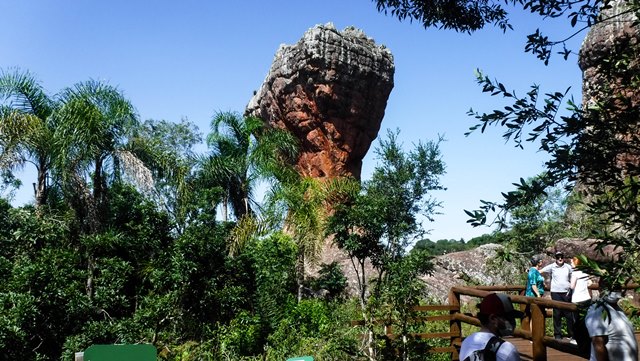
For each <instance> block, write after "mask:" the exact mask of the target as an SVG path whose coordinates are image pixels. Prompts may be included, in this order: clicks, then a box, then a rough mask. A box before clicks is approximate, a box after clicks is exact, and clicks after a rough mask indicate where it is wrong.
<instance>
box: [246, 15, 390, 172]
mask: <svg viewBox="0 0 640 361" xmlns="http://www.w3.org/2000/svg"><path fill="white" fill-rule="evenodd" d="M394 70H395V68H394V64H393V56H392V55H391V52H390V51H389V50H388V49H387V48H385V47H384V46H378V45H376V44H375V42H374V40H372V39H371V38H369V37H367V36H366V35H365V34H364V33H363V32H362V31H360V30H358V29H354V28H346V29H345V30H343V31H338V30H336V29H335V28H334V27H333V25H331V24H327V25H317V26H315V27H313V28H311V29H309V30H308V31H307V32H306V33H305V34H304V36H303V37H302V39H300V41H298V43H296V44H294V45H281V46H280V48H279V49H278V51H277V53H276V55H275V58H274V60H273V64H272V65H271V69H270V71H269V73H268V75H267V77H266V79H265V80H264V83H263V84H262V86H261V87H260V89H259V90H258V91H257V92H256V94H255V95H254V97H253V98H252V99H251V101H250V102H249V104H248V105H247V109H246V114H247V115H252V116H256V117H259V118H261V119H263V120H265V121H266V122H268V123H269V124H270V125H271V126H274V127H280V128H284V129H287V130H289V131H290V132H291V133H293V134H294V135H295V136H296V137H297V138H298V139H299V140H300V143H301V153H300V156H299V158H298V160H297V168H298V172H300V174H302V175H303V176H310V177H313V178H327V177H328V178H331V177H340V176H354V177H356V178H358V179H359V178H360V172H361V168H362V159H363V158H364V156H365V155H366V153H367V151H368V150H369V147H370V146H371V143H372V142H373V140H374V139H375V138H376V136H377V135H378V131H379V130H380V124H381V122H382V118H383V117H384V112H385V107H386V105H387V99H388V98H389V94H390V93H391V89H392V88H393V74H394Z"/></svg>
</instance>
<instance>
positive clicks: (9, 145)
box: [0, 69, 58, 208]
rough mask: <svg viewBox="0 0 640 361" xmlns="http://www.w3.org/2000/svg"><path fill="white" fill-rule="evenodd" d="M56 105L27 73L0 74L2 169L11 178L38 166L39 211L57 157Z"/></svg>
mask: <svg viewBox="0 0 640 361" xmlns="http://www.w3.org/2000/svg"><path fill="white" fill-rule="evenodd" d="M3 103H4V105H2V104H3ZM57 106H58V103H57V102H56V101H55V100H54V99H53V98H52V97H50V96H49V95H47V93H46V92H45V90H44V88H43V87H42V85H41V84H40V83H39V82H38V81H37V80H36V78H35V77H34V76H33V74H31V73H29V72H28V71H21V70H18V69H16V70H14V71H12V72H5V71H3V72H1V73H0V151H1V154H0V168H2V169H4V170H7V171H8V173H7V174H6V176H7V177H9V178H11V176H12V175H13V174H12V171H14V170H16V169H19V168H20V167H22V166H23V165H24V164H25V163H27V162H29V163H32V164H33V165H34V166H35V167H36V172H37V184H34V192H35V205H36V207H38V208H40V207H42V206H43V205H44V204H46V202H47V190H48V180H49V179H48V178H49V176H50V171H51V167H52V162H53V158H54V157H55V154H56V151H55V145H54V142H53V135H54V131H55V128H56V123H55V120H54V118H53V117H52V115H53V113H54V111H55V110H56V108H57Z"/></svg>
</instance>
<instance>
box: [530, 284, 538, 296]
mask: <svg viewBox="0 0 640 361" xmlns="http://www.w3.org/2000/svg"><path fill="white" fill-rule="evenodd" d="M531 290H532V291H533V294H534V295H536V297H540V291H539V290H538V286H536V285H535V284H532V285H531Z"/></svg>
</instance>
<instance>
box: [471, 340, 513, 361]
mask: <svg viewBox="0 0 640 361" xmlns="http://www.w3.org/2000/svg"><path fill="white" fill-rule="evenodd" d="M503 343H504V340H503V339H501V338H500V337H498V336H493V337H491V339H489V342H487V345H486V346H485V347H484V349H482V350H475V351H473V352H472V353H471V354H470V355H469V356H467V357H466V358H465V359H464V360H462V361H496V354H497V353H498V349H499V348H500V346H502V344H503Z"/></svg>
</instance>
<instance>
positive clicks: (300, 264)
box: [296, 250, 304, 303]
mask: <svg viewBox="0 0 640 361" xmlns="http://www.w3.org/2000/svg"><path fill="white" fill-rule="evenodd" d="M298 252H299V253H298V260H297V262H296V283H297V284H298V303H300V301H302V289H303V287H304V251H303V250H300V251H298Z"/></svg>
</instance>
